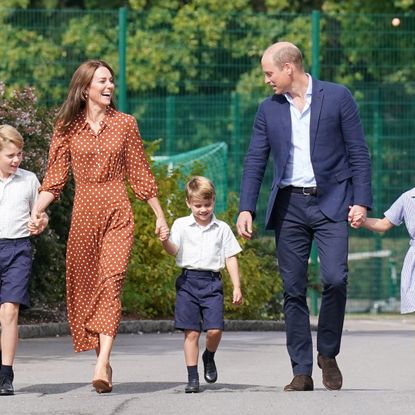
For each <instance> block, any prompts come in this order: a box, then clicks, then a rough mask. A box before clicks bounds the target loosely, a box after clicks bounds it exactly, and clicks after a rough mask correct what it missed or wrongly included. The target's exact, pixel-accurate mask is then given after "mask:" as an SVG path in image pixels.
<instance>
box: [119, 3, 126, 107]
mask: <svg viewBox="0 0 415 415" xmlns="http://www.w3.org/2000/svg"><path fill="white" fill-rule="evenodd" d="M118 26H119V28H118V63H119V74H118V107H119V109H120V111H122V112H127V70H126V68H127V62H126V60H127V8H126V7H121V8H120V9H119V10H118Z"/></svg>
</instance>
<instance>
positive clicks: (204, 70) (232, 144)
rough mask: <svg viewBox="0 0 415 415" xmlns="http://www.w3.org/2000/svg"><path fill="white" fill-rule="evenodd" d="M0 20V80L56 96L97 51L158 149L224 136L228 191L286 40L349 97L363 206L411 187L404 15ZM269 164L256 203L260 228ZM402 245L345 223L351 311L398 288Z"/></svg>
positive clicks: (11, 15) (39, 15)
mask: <svg viewBox="0 0 415 415" xmlns="http://www.w3.org/2000/svg"><path fill="white" fill-rule="evenodd" d="M394 19H395V20H394ZM397 19H398V20H397ZM0 22H1V24H2V36H1V37H0V54H1V56H2V59H1V62H0V80H2V81H4V82H5V83H6V85H8V86H17V85H26V84H29V85H33V86H34V87H35V88H36V89H37V90H38V92H39V95H40V99H41V101H42V102H43V103H46V104H47V105H56V104H59V103H60V102H61V101H62V99H63V97H64V95H65V91H66V88H67V85H68V83H69V79H70V76H71V74H72V73H73V70H74V69H75V68H76V67H77V66H78V65H79V63H80V62H82V61H83V60H85V59H87V58H101V59H104V60H107V61H108V62H109V63H110V64H111V65H112V66H113V67H114V69H115V70H116V73H117V74H118V77H117V87H118V88H117V90H118V94H119V95H118V102H119V106H120V108H121V109H122V110H124V111H126V112H129V113H132V114H134V115H135V116H136V117H137V119H138V122H139V126H140V130H141V133H142V135H143V137H144V138H145V139H147V140H154V139H159V138H161V139H162V140H163V141H162V145H161V147H160V152H159V153H160V154H159V155H160V156H166V155H169V156H172V155H175V154H178V153H183V152H188V151H192V150H195V149H197V148H200V147H203V146H206V145H209V144H214V143H218V142H224V143H226V145H227V148H228V160H227V165H226V168H227V176H228V189H229V190H231V191H236V192H237V191H238V188H239V180H240V175H241V170H242V163H243V157H244V154H245V151H246V149H247V146H248V142H249V138H250V132H251V126H252V121H253V118H254V115H255V111H256V108H257V105H258V103H259V102H260V100H261V99H263V98H264V97H265V96H266V95H269V94H270V93H271V90H268V89H267V88H266V87H265V86H264V84H263V76H262V74H261V70H260V66H259V59H260V56H261V52H262V51H263V50H264V49H265V48H266V47H267V46H268V45H269V44H270V43H272V42H274V41H277V40H281V39H284V40H289V41H292V42H294V43H296V44H297V45H298V46H299V47H300V48H301V49H302V50H303V51H304V55H305V61H306V67H307V69H308V71H309V72H310V73H311V74H312V75H313V76H316V77H319V78H321V79H324V80H329V81H334V82H341V83H343V84H345V85H346V86H348V87H349V88H350V90H351V91H352V93H353V94H354V96H355V98H356V100H357V102H358V104H359V107H360V110H361V116H362V120H363V124H364V127H365V132H366V136H367V140H368V143H369V146H370V151H371V155H372V162H373V187H374V198H375V206H374V212H373V214H374V215H382V213H383V211H384V210H385V209H386V208H387V207H388V206H389V205H390V204H391V203H392V202H393V201H394V200H395V199H396V198H397V196H398V195H399V194H400V193H402V192H403V191H405V190H407V189H409V188H411V187H413V183H414V177H415V175H414V172H415V163H414V161H413V160H414V156H415V144H414V140H413V137H412V134H413V131H414V119H415V114H414V112H415V105H414V104H415V68H414V66H415V56H414V55H415V48H414V47H413V37H414V34H415V16H414V15H405V16H392V15H386V14H379V15H373V14H371V15H368V14H361V13H360V14H341V15H340V14H324V13H319V12H313V13H312V14H309V15H308V14H302V15H298V14H297V15H293V14H237V15H236V14H226V13H224V14H221V15H203V16H201V15H200V13H199V14H198V12H197V10H195V11H194V12H193V14H191V13H188V14H187V15H186V14H183V13H182V14H180V13H176V14H172V13H171V12H169V11H168V10H166V11H163V13H161V12H160V11H159V12H158V14H155V13H152V12H148V13H134V12H131V11H127V10H126V9H124V8H123V9H120V10H104V11H81V10H1V9H0ZM271 171H272V166H270V168H269V169H268V170H267V172H266V180H265V183H264V186H263V190H262V192H261V195H260V202H259V215H258V231H259V232H260V233H261V234H263V235H267V234H266V233H265V232H264V231H262V224H263V218H264V211H265V206H266V198H267V195H268V189H269V186H270V183H271ZM407 242H408V236H407V234H406V231H405V229H404V228H403V227H402V226H401V227H399V228H396V229H394V230H393V231H391V232H390V233H388V234H386V235H384V236H378V235H374V234H371V233H369V232H366V231H364V230H359V231H351V240H350V251H351V252H352V253H355V254H360V256H359V255H357V257H358V258H360V259H357V258H355V259H353V260H351V261H350V286H349V291H350V297H351V298H352V299H354V300H356V302H355V304H356V307H357V308H364V307H370V305H371V304H372V305H373V302H374V301H377V300H384V299H388V298H389V297H395V296H396V295H398V294H399V293H397V287H398V285H399V280H398V281H396V280H395V279H393V278H391V277H394V276H395V274H396V270H398V271H399V269H400V266H401V264H402V260H403V256H404V253H405V251H406V249H407V245H408V244H407ZM365 252H367V253H368V254H367V255H366V256H367V259H364V258H365V254H362V253H365ZM374 252H377V254H373V253H374ZM376 255H377V256H376ZM362 258H363V259H362Z"/></svg>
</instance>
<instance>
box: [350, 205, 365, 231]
mask: <svg viewBox="0 0 415 415" xmlns="http://www.w3.org/2000/svg"><path fill="white" fill-rule="evenodd" d="M366 217H367V208H366V207H365V206H360V205H353V206H349V215H348V218H347V219H348V221H349V223H350V226H351V227H352V228H355V229H359V228H360V227H361V226H362V224H363V223H364V222H365V220H366Z"/></svg>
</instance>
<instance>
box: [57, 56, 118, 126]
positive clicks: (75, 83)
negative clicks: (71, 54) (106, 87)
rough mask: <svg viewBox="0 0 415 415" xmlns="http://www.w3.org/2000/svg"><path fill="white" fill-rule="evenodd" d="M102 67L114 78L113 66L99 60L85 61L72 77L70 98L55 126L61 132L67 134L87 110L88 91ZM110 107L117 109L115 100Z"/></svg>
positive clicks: (58, 115)
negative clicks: (79, 116)
mask: <svg viewBox="0 0 415 415" xmlns="http://www.w3.org/2000/svg"><path fill="white" fill-rule="evenodd" d="M101 66H104V67H105V68H107V69H108V70H109V71H110V72H111V75H112V77H113V78H114V71H113V70H112V68H111V66H109V65H108V63H106V62H105V61H102V60H98V59H91V60H87V61H85V62H84V63H82V64H81V65H80V66H79V67H78V68H77V69H76V71H75V72H74V74H73V75H72V79H71V83H70V84H69V89H68V96H67V97H66V99H65V101H64V103H63V104H62V106H61V107H60V109H59V111H58V114H57V116H56V120H55V125H56V126H58V129H59V131H60V132H62V133H66V132H67V131H68V130H69V127H70V125H71V122H72V121H73V120H74V118H75V117H76V116H77V115H78V114H79V113H80V112H82V111H83V110H84V109H85V106H86V96H85V92H86V89H87V88H88V86H89V85H90V84H91V81H92V78H93V77H94V73H95V71H96V70H97V69H98V68H100V67H101ZM110 107H112V108H116V107H115V102H114V101H113V98H111V103H110Z"/></svg>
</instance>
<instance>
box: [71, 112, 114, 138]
mask: <svg viewBox="0 0 415 415" xmlns="http://www.w3.org/2000/svg"><path fill="white" fill-rule="evenodd" d="M116 115H117V110H115V109H114V108H112V107H107V108H106V110H105V116H104V119H103V120H102V122H103V123H104V125H105V126H106V127H111V126H112V125H113V124H114V122H115V117H116ZM87 127H88V122H87V120H86V113H85V111H82V112H80V113H79V114H78V115H77V116H76V117H75V119H74V133H78V132H80V131H82V130H84V129H85V128H87Z"/></svg>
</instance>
